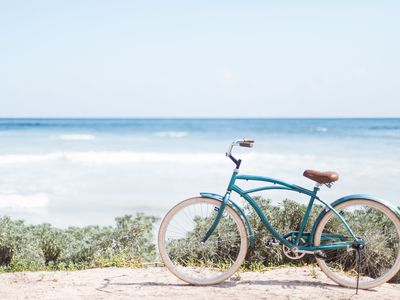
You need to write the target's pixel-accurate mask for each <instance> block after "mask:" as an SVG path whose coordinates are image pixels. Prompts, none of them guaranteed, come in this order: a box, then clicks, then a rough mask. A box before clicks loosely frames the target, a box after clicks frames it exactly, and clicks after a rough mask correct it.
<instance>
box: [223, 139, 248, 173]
mask: <svg viewBox="0 0 400 300" xmlns="http://www.w3.org/2000/svg"><path fill="white" fill-rule="evenodd" d="M254 143H255V141H254V140H252V139H240V140H236V141H233V142H232V144H231V145H230V146H229V149H228V152H226V154H225V155H226V156H227V157H229V158H230V159H231V160H232V161H233V162H234V163H235V165H236V169H239V168H240V163H241V162H242V161H241V160H240V159H236V158H234V157H233V156H232V149H233V147H235V146H240V147H246V148H252V147H253V146H254Z"/></svg>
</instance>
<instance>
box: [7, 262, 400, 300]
mask: <svg viewBox="0 0 400 300" xmlns="http://www.w3.org/2000/svg"><path fill="white" fill-rule="evenodd" d="M314 270H315V269H314ZM312 275H314V276H312ZM160 298H165V299H190V300H194V299H241V300H243V299H274V300H276V299H380V300H382V299H400V285H398V284H396V285H393V284H384V285H382V286H380V287H378V288H376V289H374V290H370V291H360V292H359V295H355V290H353V289H347V288H342V287H340V286H338V285H336V284H334V283H333V282H331V281H330V280H329V279H328V278H326V276H325V275H324V274H323V273H321V272H320V271H319V270H316V273H315V272H313V271H312V269H311V267H310V268H307V267H305V268H283V269H278V270H272V271H268V272H260V273H256V272H246V273H241V274H240V275H239V276H236V278H234V279H231V280H228V281H226V282H224V283H222V284H219V285H215V286H207V287H199V286H190V285H188V284H185V283H183V282H181V281H179V280H178V279H176V278H175V277H174V276H173V275H172V274H170V273H169V272H168V271H167V270H166V269H164V268H156V267H151V268H144V269H124V268H107V269H91V270H86V271H75V272H60V271H57V272H32V273H30V272H23V273H10V274H0V299H160Z"/></svg>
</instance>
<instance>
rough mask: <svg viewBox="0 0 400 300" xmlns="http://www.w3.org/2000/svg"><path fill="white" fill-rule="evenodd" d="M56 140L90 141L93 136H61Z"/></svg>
mask: <svg viewBox="0 0 400 300" xmlns="http://www.w3.org/2000/svg"><path fill="white" fill-rule="evenodd" d="M58 138H59V139H60V140H64V141H92V140H94V139H95V136H94V135H91V134H62V135H59V136H58Z"/></svg>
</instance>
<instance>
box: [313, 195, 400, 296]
mask: <svg viewBox="0 0 400 300" xmlns="http://www.w3.org/2000/svg"><path fill="white" fill-rule="evenodd" d="M334 208H335V209H336V211H337V212H338V213H339V214H340V215H341V216H342V217H343V218H344V219H345V221H346V222H347V224H348V225H349V226H350V228H351V230H352V231H353V233H354V234H355V236H356V237H357V238H361V239H362V240H363V241H364V242H365V246H364V248H363V249H362V250H360V251H359V253H360V256H359V255H358V253H357V250H355V249H353V248H352V247H350V248H349V249H336V250H325V251H324V254H325V255H324V256H325V257H324V258H322V257H320V258H317V262H318V264H319V266H320V267H321V269H322V271H323V272H324V273H325V274H326V275H327V276H328V277H329V278H330V279H332V280H333V281H335V282H336V283H338V284H340V285H342V286H346V287H356V284H357V274H358V259H359V258H360V264H359V267H360V275H359V276H360V281H359V287H360V288H362V289H370V288H373V287H376V286H378V285H381V284H383V283H385V282H387V281H388V280H390V279H391V278H392V277H393V276H395V275H396V274H397V273H398V272H399V269H400V220H399V217H398V216H397V215H396V214H395V213H393V211H391V210H390V209H389V208H388V207H386V206H385V205H383V204H381V203H379V202H376V201H373V200H369V199H353V200H349V201H346V202H343V203H340V204H338V205H337V206H335V207H334ZM349 241H352V238H351V236H350V234H349V233H348V231H347V230H346V229H345V227H344V225H343V224H342V223H341V221H340V220H339V218H338V217H337V216H336V215H335V214H334V213H333V212H332V211H329V212H328V213H327V214H326V215H325V216H324V217H323V218H322V219H321V221H320V223H319V224H318V226H317V228H316V231H315V237H314V245H315V246H319V245H328V244H334V243H335V242H349Z"/></svg>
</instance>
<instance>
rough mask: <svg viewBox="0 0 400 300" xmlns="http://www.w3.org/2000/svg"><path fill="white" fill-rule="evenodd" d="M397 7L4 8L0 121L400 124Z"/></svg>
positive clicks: (0, 16)
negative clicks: (337, 120) (345, 120)
mask: <svg viewBox="0 0 400 300" xmlns="http://www.w3.org/2000/svg"><path fill="white" fill-rule="evenodd" d="M399 37H400V2H399V1H385V0H384V1H285V0H283V1H266V0H264V1H251V0H249V1H244V0H243V1H234V0H230V1H223V0H220V1H218V0H214V1H206V0H202V1H189V0H186V1H174V0H168V1H152V0H146V1H144V0H143V1H133V0H132V1H120V0H113V1H101V0H97V1H88V0H79V1H74V0H69V1H54V0H50V1H41V0H37V1H18V0H14V1H2V0H0V117H140V118H142V117H144V118H145V117H162V118H170V117H173V118H175V117H178V118H179V117H190V118H191V117H228V118H229V117H262V118H264V117H265V118H271V117H272V118H275V117H278V118H280V117H399V116H400V73H399V70H400V55H399V53H400V39H399Z"/></svg>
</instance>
